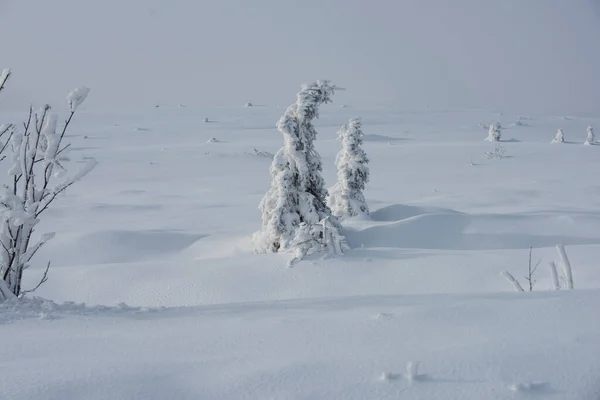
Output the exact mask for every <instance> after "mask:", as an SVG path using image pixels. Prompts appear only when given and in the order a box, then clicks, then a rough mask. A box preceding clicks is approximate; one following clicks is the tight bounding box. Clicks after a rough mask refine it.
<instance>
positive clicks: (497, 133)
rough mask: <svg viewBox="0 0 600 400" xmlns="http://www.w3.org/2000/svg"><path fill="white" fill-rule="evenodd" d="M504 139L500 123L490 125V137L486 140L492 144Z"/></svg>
mask: <svg viewBox="0 0 600 400" xmlns="http://www.w3.org/2000/svg"><path fill="white" fill-rule="evenodd" d="M501 137H502V127H501V126H500V124H499V123H498V122H494V123H493V124H491V125H490V127H489V130H488V137H487V138H486V139H485V140H489V141H490V142H499V141H500V139H501Z"/></svg>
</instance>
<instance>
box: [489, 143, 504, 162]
mask: <svg viewBox="0 0 600 400" xmlns="http://www.w3.org/2000/svg"><path fill="white" fill-rule="evenodd" d="M484 156H485V158H486V159H488V160H492V159H495V160H501V159H503V158H505V157H506V149H505V148H504V146H502V145H501V144H497V145H496V147H495V148H494V151H486V152H485V154H484Z"/></svg>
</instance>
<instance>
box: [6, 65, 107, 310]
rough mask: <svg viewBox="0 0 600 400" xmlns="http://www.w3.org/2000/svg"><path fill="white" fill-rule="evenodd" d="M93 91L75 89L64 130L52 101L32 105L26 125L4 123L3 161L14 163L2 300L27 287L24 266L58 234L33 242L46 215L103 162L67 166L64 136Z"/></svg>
mask: <svg viewBox="0 0 600 400" xmlns="http://www.w3.org/2000/svg"><path fill="white" fill-rule="evenodd" d="M9 75H10V71H8V70H4V72H3V73H2V74H1V75H0V90H2V88H3V87H4V83H5V82H6V79H7V78H8V76H9ZM88 93H89V89H88V88H85V87H81V88H78V89H75V90H73V91H72V92H71V93H69V95H68V96H67V101H68V104H69V108H70V114H69V117H68V118H67V120H66V121H65V123H64V126H63V127H62V129H60V130H58V131H57V120H58V118H57V116H56V114H53V113H52V112H51V110H50V106H48V105H45V106H44V107H42V108H41V109H40V110H38V111H35V110H34V109H33V107H30V108H29V116H28V118H27V120H26V121H25V123H24V124H23V127H22V128H19V129H17V127H16V126H15V125H4V126H3V127H2V128H0V139H1V141H2V142H1V143H0V153H1V154H2V158H1V159H0V160H1V161H4V160H6V161H7V162H8V164H7V165H6V170H7V173H8V180H7V183H5V184H4V185H3V189H2V190H1V191H0V218H1V220H0V245H1V246H0V301H2V300H6V299H8V298H12V297H15V296H20V295H23V294H24V293H26V292H27V290H23V289H22V287H21V281H22V278H23V271H24V270H26V269H27V268H28V267H29V262H30V261H31V259H32V257H33V256H34V255H35V254H36V252H37V251H38V250H39V249H40V247H42V246H43V245H44V244H45V243H46V242H47V241H48V240H50V239H51V238H52V237H53V236H54V233H46V234H44V235H42V236H41V238H40V239H39V241H38V242H36V243H32V241H31V240H32V235H33V233H34V231H35V227H36V225H37V224H38V223H39V221H40V215H41V214H42V213H43V212H44V211H45V210H47V209H48V207H49V206H50V204H52V202H53V201H54V200H55V199H56V198H57V196H58V195H59V194H61V193H63V192H64V191H65V190H66V189H67V188H69V187H70V186H71V185H73V184H74V183H75V182H77V181H78V180H80V179H81V178H83V177H84V176H85V175H86V174H87V173H89V172H90V171H91V170H92V169H93V168H94V167H95V166H96V164H97V162H96V160H93V159H92V160H89V161H88V162H87V163H86V164H85V165H84V166H83V167H82V168H81V169H80V170H79V171H77V172H75V173H74V174H71V175H70V176H69V175H68V174H67V173H66V169H65V167H64V163H65V162H66V161H68V160H67V158H66V152H67V150H68V148H69V144H66V145H63V139H64V137H65V133H66V131H67V128H68V127H69V124H70V123H71V120H72V119H73V116H74V115H75V112H76V110H77V108H78V107H79V106H80V105H81V104H82V103H83V102H84V101H85V99H86V97H87V95H88ZM49 266H50V263H48V266H47V267H46V270H45V272H44V275H43V277H42V279H41V280H40V282H39V284H38V286H39V285H41V284H42V283H44V282H45V281H46V279H47V273H48V268H49ZM36 288H37V286H36ZM34 289H35V288H34Z"/></svg>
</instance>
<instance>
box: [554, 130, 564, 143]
mask: <svg viewBox="0 0 600 400" xmlns="http://www.w3.org/2000/svg"><path fill="white" fill-rule="evenodd" d="M564 142H565V134H564V132H563V130H562V129H560V128H559V129H558V131H557V132H556V136H555V137H554V139H552V143H564Z"/></svg>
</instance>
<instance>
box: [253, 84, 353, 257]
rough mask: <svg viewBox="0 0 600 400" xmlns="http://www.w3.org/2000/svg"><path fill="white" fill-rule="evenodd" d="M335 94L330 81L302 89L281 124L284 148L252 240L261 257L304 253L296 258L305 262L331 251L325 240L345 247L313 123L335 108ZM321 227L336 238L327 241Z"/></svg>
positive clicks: (275, 163)
mask: <svg viewBox="0 0 600 400" xmlns="http://www.w3.org/2000/svg"><path fill="white" fill-rule="evenodd" d="M336 89H337V88H336V87H335V86H331V85H330V84H329V82H328V81H317V82H315V83H311V84H307V85H303V86H302V90H301V91H300V92H299V93H298V95H297V100H296V102H295V103H294V104H292V105H291V106H289V107H288V108H287V110H286V111H285V113H284V114H283V116H282V117H281V118H280V119H279V122H278V123H277V127H278V129H279V131H280V132H281V133H282V134H283V138H284V145H283V147H282V148H281V149H280V150H279V151H278V152H277V154H275V156H274V158H273V163H272V165H271V169H270V172H271V187H270V189H269V190H268V191H267V193H266V194H265V196H264V197H263V199H262V201H261V202H260V205H259V209H260V210H261V213H262V229H261V230H260V231H258V232H256V233H255V234H254V236H253V240H254V244H255V250H256V252H258V253H265V252H279V251H284V250H292V249H296V250H297V249H298V248H299V247H302V250H301V251H300V254H299V255H298V256H300V257H303V256H304V255H306V254H309V253H312V252H315V251H321V250H325V249H328V250H329V249H330V248H331V245H330V243H328V242H327V236H329V237H330V238H331V237H332V236H333V237H336V238H337V239H336V240H337V241H338V243H336V245H337V247H338V248H340V249H342V251H343V249H344V248H345V247H346V245H345V239H344V238H343V236H342V235H341V233H340V229H341V228H340V225H339V222H338V221H337V219H336V218H335V217H333V216H332V214H331V209H330V208H329V207H328V206H327V203H326V198H327V190H326V189H325V182H324V180H323V177H322V175H321V171H322V169H323V165H322V161H321V157H320V155H319V153H318V152H317V151H316V150H315V146H314V141H315V139H316V137H317V131H316V130H315V127H314V125H313V119H315V118H318V116H319V106H320V105H321V104H325V103H329V102H331V96H333V94H334V93H335V91H336ZM324 220H325V221H327V222H326V223H324V222H323V221H324ZM319 226H327V228H328V230H329V231H330V233H331V231H334V232H333V234H328V235H325V234H324V233H323V229H322V228H320V227H319Z"/></svg>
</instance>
